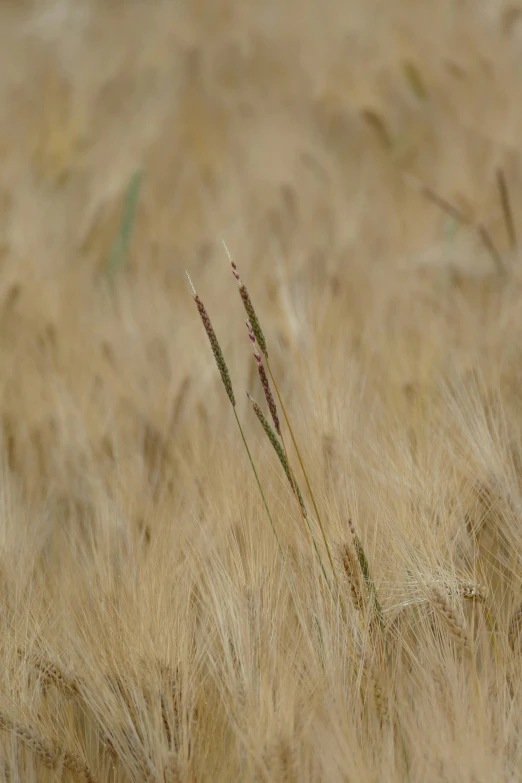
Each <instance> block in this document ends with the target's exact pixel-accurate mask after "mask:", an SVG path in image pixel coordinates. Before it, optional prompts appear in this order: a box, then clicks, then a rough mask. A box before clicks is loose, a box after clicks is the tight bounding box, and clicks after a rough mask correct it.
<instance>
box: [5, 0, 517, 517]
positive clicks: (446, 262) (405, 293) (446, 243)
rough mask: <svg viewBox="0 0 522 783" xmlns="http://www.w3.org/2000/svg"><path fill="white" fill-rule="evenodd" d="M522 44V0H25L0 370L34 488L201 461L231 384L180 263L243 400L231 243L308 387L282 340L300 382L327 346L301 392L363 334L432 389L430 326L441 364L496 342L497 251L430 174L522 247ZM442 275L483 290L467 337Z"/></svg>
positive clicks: (394, 370)
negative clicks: (492, 304) (492, 330)
mask: <svg viewBox="0 0 522 783" xmlns="http://www.w3.org/2000/svg"><path fill="white" fill-rule="evenodd" d="M521 44H522V6H520V5H519V4H518V3H516V2H501V1H500V0H499V1H497V0H490V1H489V2H486V1H484V2H481V3H477V2H473V1H472V0H461V1H460V2H456V0H439V1H438V2H437V3H433V2H427V0H426V1H424V2H423V1H421V2H419V0H394V2H391V1H390V0H365V2H356V0H346V1H345V2H340V0H286V1H285V2H283V3H281V2H276V0H265V2H263V3H258V2H253V0H244V1H243V2H235V1H233V0H190V1H188V0H187V1H184V0H179V1H178V2H175V1H174V0H169V1H167V0H147V2H143V1H142V2H138V1H135V2H133V1H132V0H120V1H118V0H100V1H99V2H97V1H96V0H55V1H54V2H51V1H50V0H38V2H22V1H21V0H17V1H15V0H13V1H12V2H9V1H8V0H3V2H2V3H1V4H0V58H1V62H0V100H1V106H2V113H3V121H2V122H1V123H0V162H1V165H0V205H1V210H0V318H1V329H0V370H1V372H0V379H1V380H0V389H1V395H2V403H1V409H2V415H3V432H4V441H5V447H6V454H7V462H8V465H7V467H8V469H9V471H10V472H11V473H12V474H13V475H17V476H18V477H19V479H20V482H21V483H20V486H21V491H23V493H24V494H25V495H26V497H28V498H31V497H39V496H40V495H41V493H42V492H44V494H45V495H48V493H49V492H50V491H51V490H52V491H54V490H56V492H57V496H58V497H62V498H63V497H66V498H67V500H66V501H64V502H65V503H66V504H70V503H71V502H73V501H71V499H70V498H71V497H73V498H74V497H76V498H77V500H75V501H74V502H78V503H81V498H82V497H84V498H85V496H86V494H88V493H86V489H85V487H84V486H83V484H82V482H84V481H85V480H86V479H85V472H84V475H83V477H82V466H84V467H85V466H86V465H90V466H91V468H92V466H93V465H94V464H98V465H102V466H104V467H103V470H104V471H106V472H107V473H106V474H104V475H110V471H111V470H112V471H113V472H116V473H118V475H121V474H123V473H124V472H125V470H126V468H125V466H126V465H127V466H128V467H129V469H130V470H131V472H132V475H135V476H136V475H140V476H141V475H142V474H143V476H145V477H146V478H144V481H145V480H146V481H149V480H153V481H158V476H159V475H160V474H159V473H158V471H159V467H158V466H159V465H160V463H161V464H162V463H163V461H164V460H165V459H166V454H167V451H168V449H169V448H171V447H170V446H169V445H168V444H169V443H170V442H171V441H174V442H175V443H176V444H177V445H176V448H177V449H180V450H181V452H180V453H183V455H184V459H189V461H190V457H187V455H190V454H193V455H195V459H196V461H197V459H199V457H198V455H197V454H196V452H197V450H198V448H201V447H200V446H199V445H198V444H199V441H198V438H197V433H198V427H199V428H200V429H201V431H204V432H205V433H206V439H207V443H208V439H210V441H212V439H213V438H216V437H217V435H218V434H219V433H220V431H221V429H222V428H223V427H224V424H223V425H222V424H221V422H220V421H219V420H215V421H214V422H213V424H212V426H209V423H208V422H209V416H211V414H212V413H213V412H214V410H215V409H216V408H218V409H219V406H220V405H222V406H223V409H224V408H225V406H226V404H227V401H226V399H225V398H224V395H223V393H222V390H221V389H220V387H219V377H218V376H217V373H216V371H215V368H214V366H213V365H212V361H211V357H210V354H209V351H208V346H207V345H206V344H205V336H204V334H203V331H202V328H201V324H200V323H199V321H198V318H197V313H196V311H195V309H194V305H193V303H192V301H191V297H190V292H189V289H188V286H187V282H186V278H185V270H186V269H188V270H189V271H190V274H191V276H192V279H193V281H194V283H195V285H196V288H197V290H198V292H199V293H200V295H201V297H202V298H203V300H204V301H205V303H206V305H207V308H208V310H209V312H210V314H211V317H212V320H213V322H214V326H215V328H216V331H217V332H218V335H219V337H220V339H221V341H222V344H223V349H224V351H225V353H226V355H227V359H228V360H229V362H230V365H231V370H232V374H233V377H234V381H235V383H237V385H238V388H239V392H238V396H240V397H241V400H242V394H243V391H242V389H243V386H245V385H247V383H248V381H249V379H252V378H253V369H252V364H251V361H250V355H249V351H248V346H247V345H246V341H245V340H242V339H241V338H243V337H244V335H243V334H242V332H241V329H242V328H243V326H242V320H243V318H242V311H241V304H240V302H239V299H238V297H237V296H236V293H235V291H234V283H233V279H232V277H231V275H230V269H229V266H228V260H227V256H226V253H225V251H224V248H223V244H222V240H225V241H226V242H227V245H228V248H229V250H230V252H231V254H232V256H233V257H234V259H235V260H236V262H237V264H238V267H239V270H240V273H241V275H242V276H243V277H244V279H245V280H246V281H247V283H248V286H249V289H250V291H251V292H252V295H253V297H254V299H255V301H256V302H257V304H258V307H259V308H260V310H261V312H262V313H263V317H264V320H265V325H266V330H267V332H268V337H269V339H270V340H271V341H272V344H273V345H274V353H275V362H276V365H277V364H278V366H279V372H280V373H281V377H282V384H283V387H285V384H286V387H285V388H286V389H287V392H288V393H291V379H289V378H287V376H286V370H287V357H289V356H291V357H293V359H294V369H293V373H294V376H293V377H294V378H295V377H296V376H298V375H299V372H300V370H299V361H300V360H301V359H302V360H303V361H306V366H307V367H308V369H307V370H306V373H307V374H306V378H307V388H306V389H305V391H304V392H303V393H302V394H303V395H304V396H303V398H302V404H303V405H304V404H306V399H307V397H306V395H307V394H310V395H312V394H315V392H316V391H317V390H316V389H315V388H314V379H315V378H317V379H319V378H320V379H321V388H322V389H323V390H324V389H325V388H328V386H329V384H330V383H331V382H332V377H330V375H329V372H330V370H329V367H330V366H332V367H335V373H336V376H335V379H336V383H337V387H340V388H343V387H344V384H345V383H350V382H352V381H351V380H350V378H351V377H352V376H351V375H350V367H348V366H346V368H344V369H343V360H342V357H343V356H346V355H347V352H349V351H352V350H355V351H356V350H357V347H358V346H360V345H361V344H362V342H363V341H364V344H365V345H366V346H369V350H368V351H367V356H366V359H365V368H366V370H365V371H367V372H369V367H370V365H372V366H373V368H374V372H377V370H376V368H378V367H380V368H381V369H380V370H379V372H378V374H377V375H376V378H381V380H382V381H385V382H386V383H387V384H388V389H392V388H393V384H394V383H397V385H398V386H400V387H401V388H406V389H408V388H409V391H410V392H411V390H412V388H414V387H413V386H412V384H415V383H419V382H421V381H422V368H421V369H420V370H419V366H420V365H419V361H420V359H419V357H420V349H418V350H417V348H416V346H417V343H418V341H419V340H420V339H421V338H422V340H423V341H424V342H423V345H424V344H425V342H426V335H428V334H431V333H433V334H435V333H436V335H437V337H436V338H435V337H434V338H433V340H432V341H431V343H430V348H429V351H428V353H429V358H428V359H426V366H428V365H429V366H433V365H437V362H438V363H439V365H440V363H444V362H445V361H446V358H445V351H447V346H448V344H449V342H448V341H449V340H451V341H452V342H451V344H452V347H453V348H454V350H456V351H458V350H460V349H462V352H463V355H464V356H465V357H468V356H471V354H473V355H475V354H477V353H479V354H480V353H481V352H483V351H484V348H485V343H487V335H486V336H485V337H484V339H482V338H481V339H480V340H479V341H478V342H477V341H476V339H475V338H474V337H473V336H472V335H474V334H475V333H476V329H477V328H478V327H479V325H480V324H481V323H482V322H483V319H484V317H485V315H484V313H485V312H486V311H485V310H484V307H486V306H487V303H488V301H489V296H490V293H491V290H494V289H495V287H496V279H497V277H498V269H496V268H495V263H494V261H493V260H492V257H491V254H490V253H488V251H487V248H485V247H484V244H483V243H482V242H481V241H480V237H479V236H478V235H477V232H476V231H474V230H472V229H471V228H469V227H466V226H463V225H461V224H460V223H459V222H458V221H456V220H454V219H452V218H451V217H450V216H449V215H447V214H445V213H444V211H443V210H440V209H439V208H438V207H437V206H436V205H434V204H433V203H431V202H430V201H429V199H426V198H425V197H424V196H423V195H422V193H420V192H419V189H418V187H416V186H415V183H418V182H422V183H424V184H425V185H427V186H428V187H430V188H433V189H434V190H435V191H436V192H438V193H439V194H442V195H443V196H444V197H445V198H447V199H448V200H449V201H450V202H451V203H452V204H454V205H455V206H456V207H457V208H458V209H459V210H461V211H462V212H463V213H465V214H466V215H467V216H468V218H469V220H470V221H477V222H480V223H483V224H484V225H485V226H487V230H488V232H490V235H491V237H493V240H494V242H495V245H496V247H497V249H498V252H499V253H500V254H502V257H503V259H504V261H503V263H505V264H506V265H507V266H509V265H511V266H513V258H512V252H511V251H512V248H511V247H510V242H509V237H508V236H507V235H506V232H505V226H504V222H503V216H502V210H501V206H500V202H499V193H498V189H497V180H496V175H497V171H498V169H499V167H501V168H502V169H503V171H504V173H505V176H506V180H507V181H508V184H509V188H510V194H511V199H512V204H513V210H514V212H515V214H516V212H517V209H518V207H519V204H520V198H519V195H520V150H519V144H520V138H521V129H522V101H521V100H520V97H521V96H520V92H521V87H522V83H521V79H520V73H521V65H522V47H521ZM408 177H410V179H409V178H408ZM411 177H413V178H414V180H412V179H411ZM448 286H450V287H451V291H452V292H453V293H452V296H457V295H460V293H461V292H462V291H463V290H464V288H465V293H466V296H467V297H468V296H471V300H469V301H471V306H469V307H468V309H467V310H466V309H464V310H462V302H461V304H460V305H459V306H460V310H459V320H458V325H455V323H454V324H453V325H452V326H448V327H447V328H448V329H449V330H450V331H445V330H444V329H446V326H445V327H444V328H443V327H442V325H443V324H445V325H447V324H449V323H450V322H451V317H452V310H451V303H450V305H448V304H447V301H446V305H445V306H444V307H442V306H441V300H442V299H444V296H445V295H446V294H443V293H441V292H447V290H449V289H448ZM463 287H464V288H463ZM470 292H471V293H470ZM459 301H460V300H459ZM467 301H468V300H467ZM474 302H475V303H476V302H480V303H481V307H480V308H479V309H478V310H477V308H476V307H475V306H474V304H473V303H474ZM448 308H449V309H448ZM463 312H464V313H465V314H466V313H467V315H465V317H464V316H463V314H462V313H463ZM405 313H407V314H408V318H407V319H405V318H404V315H405ZM427 314H428V315H427ZM232 316H233V317H232ZM409 316H411V317H409ZM463 319H464V320H463ZM466 319H467V320H466ZM463 323H464V326H462V324H463ZM385 338H386V339H385ZM405 339H407V340H408V346H409V347H408V351H407V352H404V351H402V349H401V346H402V345H403V342H401V341H404V340H405ZM484 341H485V342H484ZM428 342H429V340H428ZM493 348H495V346H493ZM473 352H474V353H473ZM421 353H422V352H421ZM332 357H334V358H335V361H333V359H332ZM434 357H435V358H434ZM372 363H373V364H372ZM467 364H472V361H471V359H470V361H469V362H467V359H466V361H464V367H466V366H467ZM439 365H437V366H439ZM413 368H414V369H413ZM332 372H333V370H332ZM379 373H380V375H379ZM419 378H420V380H419ZM318 383H319V381H318ZM408 384H410V387H408ZM325 396H327V395H323V397H325ZM327 403H328V401H327V400H326V402H325V407H324V416H325V417H326V418H325V419H324V422H323V424H324V429H325V433H326V435H328V432H329V431H330V430H332V429H333V428H334V421H333V419H332V420H331V421H328V420H327V417H328V404H327ZM241 405H243V402H241ZM322 410H323V409H322ZM198 422H199V423H198ZM180 444H181V445H180ZM94 458H96V463H95V462H94ZM111 466H112V467H111ZM126 475H127V477H128V474H126ZM151 476H152V477H153V478H152V479H151ZM110 484H111V487H112V488H113V487H114V486H115V478H114V475H113V477H112V479H111V482H110ZM127 484H128V481H127ZM138 485H139V482H138ZM164 485H165V483H164ZM111 491H112V490H111ZM127 491H129V492H130V491H131V489H130V488H129V487H127ZM136 491H137V490H136ZM132 492H134V488H133V489H132ZM78 498H79V500H78ZM132 503H133V504H134V505H135V504H136V497H133V499H132Z"/></svg>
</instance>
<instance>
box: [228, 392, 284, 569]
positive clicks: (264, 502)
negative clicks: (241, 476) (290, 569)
mask: <svg viewBox="0 0 522 783" xmlns="http://www.w3.org/2000/svg"><path fill="white" fill-rule="evenodd" d="M234 416H235V417H236V421H237V426H238V427H239V432H240V433H241V438H242V440H243V443H244V445H245V449H246V453H247V454H248V459H249V461H250V465H251V466H252V470H253V472H254V476H255V478H256V482H257V486H258V487H259V492H260V493H261V497H262V499H263V504H264V506H265V510H266V513H267V516H268V519H269V520H270V524H271V526H272V530H273V531H274V536H275V539H276V541H277V546H278V549H279V553H280V555H281V558H282V560H283V563H284V562H285V556H284V553H283V547H282V546H281V542H280V541H279V536H278V535H277V531H276V529H275V525H274V520H273V519H272V514H271V513H270V509H269V508H268V503H267V502H266V497H265V493H264V491H263V487H262V486H261V482H260V480H259V475H258V472H257V470H256V466H255V464H254V460H253V458H252V454H251V452H250V449H249V448H248V443H247V440H246V438H245V433H244V432H243V427H242V426H241V422H240V421H239V417H238V415H237V411H236V409H235V407H234Z"/></svg>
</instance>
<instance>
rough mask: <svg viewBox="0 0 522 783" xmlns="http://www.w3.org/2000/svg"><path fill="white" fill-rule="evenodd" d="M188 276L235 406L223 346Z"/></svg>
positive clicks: (213, 351) (227, 389)
mask: <svg viewBox="0 0 522 783" xmlns="http://www.w3.org/2000/svg"><path fill="white" fill-rule="evenodd" d="M187 277H188V279H189V282H190V285H191V286H192V292H193V293H192V296H193V299H194V301H195V303H196V307H197V308H198V312H199V315H200V317H201V320H202V322H203V326H204V327H205V331H206V333H207V336H208V339H209V342H210V347H211V348H212V353H213V354H214V358H215V360H216V364H217V366H218V370H219V372H220V374H221V380H222V381H223V386H224V387H225V391H226V393H227V395H228V399H229V400H230V402H231V403H232V406H233V407H235V405H236V398H235V397H234V390H233V389H232V381H231V380H230V373H229V372H228V367H227V365H226V362H225V357H224V356H223V351H222V350H221V346H220V345H219V342H218V339H217V337H216V333H215V331H214V329H213V327H212V324H211V322H210V318H209V315H208V313H207V311H206V308H205V305H204V304H203V302H202V301H201V299H200V298H199V296H198V295H197V293H196V290H195V288H194V286H193V285H192V281H191V279H190V277H189V275H188V272H187Z"/></svg>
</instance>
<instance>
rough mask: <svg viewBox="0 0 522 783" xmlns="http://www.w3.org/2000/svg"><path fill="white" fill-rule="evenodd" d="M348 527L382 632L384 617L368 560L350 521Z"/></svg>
mask: <svg viewBox="0 0 522 783" xmlns="http://www.w3.org/2000/svg"><path fill="white" fill-rule="evenodd" d="M348 527H349V528H350V532H351V534H352V539H353V543H354V547H355V553H356V555H357V560H358V562H359V566H360V568H361V572H362V575H363V578H364V581H365V583H366V587H367V588H368V592H369V593H370V595H371V597H372V600H373V605H374V608H375V613H376V615H377V620H378V622H379V625H380V627H381V630H382V631H384V615H383V611H382V606H381V602H380V601H379V596H378V595H377V588H376V587H375V582H374V581H373V576H372V573H371V570H370V564H369V563H368V558H367V557H366V553H365V551H364V547H363V545H362V541H361V539H360V538H359V536H358V535H357V532H356V530H355V526H354V524H353V522H352V520H351V519H349V520H348Z"/></svg>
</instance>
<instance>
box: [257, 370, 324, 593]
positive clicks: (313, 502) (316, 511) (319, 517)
mask: <svg viewBox="0 0 522 783" xmlns="http://www.w3.org/2000/svg"><path fill="white" fill-rule="evenodd" d="M266 366H267V367H268V372H269V373H270V378H271V379H272V383H273V384H274V389H275V390H276V394H277V397H278V400H279V404H280V405H281V410H282V411H283V416H284V417H285V421H286V424H287V426H288V430H289V432H290V436H291V438H292V443H293V444H294V448H295V451H296V454H297V458H298V460H299V464H300V466H301V470H302V471H303V476H304V478H305V481H306V486H307V487H308V492H309V495H310V497H311V499H312V504H313V507H314V511H315V516H316V518H317V522H318V524H319V527H320V529H321V535H322V537H323V541H324V545H325V547H326V554H327V555H328V560H329V561H330V567H331V569H332V573H333V575H334V579H335V581H336V583H337V585H338V586H339V580H338V576H337V571H336V570H335V566H334V562H333V557H332V553H331V551H330V545H329V544H328V539H327V537H326V532H325V529H324V525H323V521H322V519H321V515H320V513H319V509H318V507H317V503H316V501H315V496H314V493H313V492H312V487H311V486H310V481H309V479H308V474H307V472H306V470H305V466H304V464H303V460H302V457H301V452H300V451H299V447H298V445H297V442H296V439H295V436H294V432H293V430H292V425H291V424H290V420H289V418H288V415H287V412H286V408H285V406H284V403H283V400H282V399H281V394H280V393H279V387H278V385H277V382H276V379H275V378H274V374H273V372H272V368H271V366H270V362H269V360H268V358H267V359H266Z"/></svg>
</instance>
